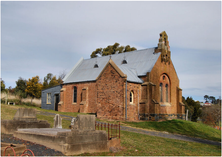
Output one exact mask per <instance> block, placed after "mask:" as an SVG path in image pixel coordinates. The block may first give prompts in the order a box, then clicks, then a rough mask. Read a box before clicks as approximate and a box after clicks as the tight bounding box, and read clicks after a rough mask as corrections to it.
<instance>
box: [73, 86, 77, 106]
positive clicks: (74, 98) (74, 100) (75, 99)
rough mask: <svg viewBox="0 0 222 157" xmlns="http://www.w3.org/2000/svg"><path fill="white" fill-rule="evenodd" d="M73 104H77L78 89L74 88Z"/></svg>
mask: <svg viewBox="0 0 222 157" xmlns="http://www.w3.org/2000/svg"><path fill="white" fill-rule="evenodd" d="M73 102H74V103H76V102H77V87H76V86H74V88H73Z"/></svg>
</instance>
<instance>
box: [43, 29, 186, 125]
mask: <svg viewBox="0 0 222 157" xmlns="http://www.w3.org/2000/svg"><path fill="white" fill-rule="evenodd" d="M63 81H64V83H63V84H62V86H61V88H59V90H60V94H59V95H60V100H59V103H58V106H57V109H58V111H61V112H81V113H94V114H96V115H97V117H99V118H106V119H116V120H132V121H133V120H142V119H143V120H156V121H157V120H161V119H173V118H179V119H184V117H185V109H184V108H185V106H184V104H183V103H182V89H181V88H180V87H179V78H178V76H177V73H176V70H175V68H174V65H173V62H172V60H171V51H170V46H169V41H168V36H167V34H166V32H165V31H164V32H162V33H160V38H159V43H158V47H155V48H148V49H143V50H136V51H131V52H127V53H120V54H114V55H110V56H103V57H97V58H91V59H83V58H81V59H80V60H79V61H78V63H77V64H76V65H75V66H74V67H73V68H72V70H71V71H70V72H69V73H68V74H67V75H66V77H65V78H64V80H63ZM45 94H47V91H45ZM57 95H58V94H57ZM50 96H51V94H50ZM46 99H48V98H46ZM48 105H50V104H48ZM52 105H55V104H52Z"/></svg>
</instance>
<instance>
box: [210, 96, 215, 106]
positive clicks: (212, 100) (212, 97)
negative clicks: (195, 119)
mask: <svg viewBox="0 0 222 157" xmlns="http://www.w3.org/2000/svg"><path fill="white" fill-rule="evenodd" d="M209 100H210V101H211V103H212V104H216V99H215V97H214V96H210V97H209Z"/></svg>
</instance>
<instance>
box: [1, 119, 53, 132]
mask: <svg viewBox="0 0 222 157" xmlns="http://www.w3.org/2000/svg"><path fill="white" fill-rule="evenodd" d="M19 128H50V124H49V123H48V122H47V121H35V122H28V121H20V120H2V121H1V133H5V134H13V133H14V132H15V131H17V129H19Z"/></svg>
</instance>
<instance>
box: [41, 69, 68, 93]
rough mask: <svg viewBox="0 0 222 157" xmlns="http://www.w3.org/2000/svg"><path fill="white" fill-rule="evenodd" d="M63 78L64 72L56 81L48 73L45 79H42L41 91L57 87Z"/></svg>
mask: <svg viewBox="0 0 222 157" xmlns="http://www.w3.org/2000/svg"><path fill="white" fill-rule="evenodd" d="M64 77H65V72H62V73H61V74H60V75H59V77H58V79H56V76H53V74H52V73H48V74H47V76H46V77H44V82H43V89H46V88H50V87H53V86H57V85H60V84H62V83H63V81H62V79H63V78H64Z"/></svg>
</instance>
